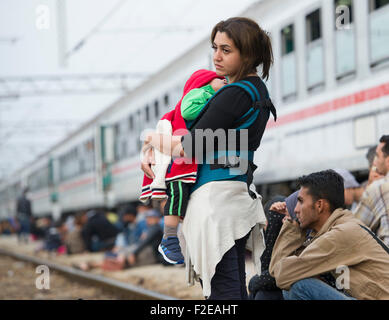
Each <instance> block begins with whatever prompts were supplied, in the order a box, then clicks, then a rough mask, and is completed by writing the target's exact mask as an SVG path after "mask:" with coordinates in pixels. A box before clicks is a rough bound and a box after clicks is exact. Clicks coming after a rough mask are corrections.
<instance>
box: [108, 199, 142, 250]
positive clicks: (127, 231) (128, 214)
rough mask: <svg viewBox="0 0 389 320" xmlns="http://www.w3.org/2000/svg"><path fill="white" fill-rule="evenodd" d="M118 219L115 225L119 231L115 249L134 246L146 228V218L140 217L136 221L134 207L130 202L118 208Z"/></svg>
mask: <svg viewBox="0 0 389 320" xmlns="http://www.w3.org/2000/svg"><path fill="white" fill-rule="evenodd" d="M118 213H119V220H118V222H117V223H116V227H117V228H118V229H119V230H120V231H121V232H120V233H119V234H118V235H117V237H116V242H115V247H116V250H115V251H119V250H120V249H121V248H125V247H131V246H134V245H135V244H136V243H138V242H139V240H140V238H141V236H142V234H143V233H144V232H145V231H146V229H147V224H146V220H144V219H141V220H140V221H138V222H137V211H136V208H135V207H134V206H133V205H131V204H126V205H123V206H121V207H120V208H119V211H118Z"/></svg>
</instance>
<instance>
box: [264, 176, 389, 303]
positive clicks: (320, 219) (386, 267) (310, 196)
mask: <svg viewBox="0 0 389 320" xmlns="http://www.w3.org/2000/svg"><path fill="white" fill-rule="evenodd" d="M298 184H299V186H300V190H299V193H298V202H297V205H296V208H295V210H294V211H295V214H296V217H297V219H298V221H294V220H292V219H291V218H289V217H287V218H286V219H285V220H284V223H283V226H282V228H281V231H280V234H279V236H278V238H277V241H276V243H275V245H274V248H273V253H272V258H271V262H270V267H269V270H270V275H271V276H273V277H274V278H275V279H276V284H277V286H278V287H279V288H281V289H283V290H284V291H283V295H284V298H285V299H286V300H291V299H304V300H349V299H358V300H359V299H389V249H388V247H386V246H385V244H384V243H383V242H382V241H381V240H380V239H378V238H377V237H376V236H375V235H374V234H373V233H372V232H371V230H370V229H369V228H367V227H366V226H365V225H364V224H363V223H362V222H361V221H360V220H358V219H356V218H355V217H354V216H353V214H352V213H351V212H350V211H349V210H344V209H343V207H344V184H343V179H342V177H341V176H340V175H339V174H337V173H336V172H335V171H333V170H326V171H321V172H316V173H312V174H310V175H308V176H303V177H301V178H299V179H298ZM285 214H287V212H286V211H285ZM307 229H311V230H312V232H311V233H310V238H308V239H307V237H306V230H307ZM328 273H330V274H331V275H332V277H333V278H334V279H335V281H336V288H333V287H332V286H330V285H329V284H327V283H326V282H325V281H322V280H321V279H318V278H320V276H321V275H322V274H328ZM349 275H351V277H350V276H349Z"/></svg>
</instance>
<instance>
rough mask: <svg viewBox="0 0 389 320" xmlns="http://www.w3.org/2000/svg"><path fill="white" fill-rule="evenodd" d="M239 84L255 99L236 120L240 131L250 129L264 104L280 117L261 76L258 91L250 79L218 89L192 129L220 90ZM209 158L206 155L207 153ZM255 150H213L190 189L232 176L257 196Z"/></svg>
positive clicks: (200, 166) (251, 194)
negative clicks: (254, 174) (254, 180)
mask: <svg viewBox="0 0 389 320" xmlns="http://www.w3.org/2000/svg"><path fill="white" fill-rule="evenodd" d="M232 86H234V87H239V88H241V89H242V90H244V92H246V93H247V94H248V95H249V97H250V98H251V100H252V103H253V106H252V107H251V108H250V110H249V111H247V112H246V113H245V114H244V115H243V116H242V117H240V118H239V119H238V120H237V121H236V122H235V123H234V127H233V129H235V130H237V131H239V130H241V129H248V128H249V127H251V126H252V125H253V123H254V122H255V121H256V119H257V118H258V116H259V114H260V112H261V109H262V108H269V111H270V112H271V113H272V114H273V117H274V119H275V120H276V119H277V114H276V109H275V107H274V105H273V103H272V102H271V100H270V98H269V94H268V92H267V90H266V86H265V84H264V83H263V82H262V80H261V84H260V86H259V91H258V90H257V88H256V87H255V86H254V85H253V84H252V83H251V82H249V81H246V80H242V81H239V82H235V83H231V84H228V85H226V86H224V87H222V88H221V89H220V90H218V91H217V92H216V93H215V94H214V95H213V96H212V97H211V98H210V99H209V100H208V102H207V103H206V105H205V106H204V107H203V110H202V111H201V112H200V114H199V115H198V117H197V118H196V120H194V121H193V123H191V125H190V128H188V129H189V130H190V129H192V128H193V127H194V125H195V124H196V123H197V122H198V120H199V119H200V118H201V117H202V115H203V114H204V113H205V112H206V110H207V109H208V107H209V103H210V101H211V100H212V99H214V98H215V97H216V96H217V95H218V94H220V92H222V91H223V90H225V89H226V88H228V87H232ZM205 158H207V157H205ZM253 160H254V151H245V150H241V151H237V150H234V151H219V152H214V161H212V162H213V163H203V164H199V166H198V174H197V181H196V183H195V184H194V185H193V186H192V188H191V192H193V191H195V190H196V189H198V188H199V187H201V186H202V185H204V184H206V183H207V182H211V181H221V180H231V181H243V182H246V183H247V190H248V193H249V195H250V196H251V197H252V198H253V199H255V198H256V195H255V193H254V192H253V191H251V190H250V185H251V183H252V181H253V173H254V171H255V170H256V168H257V166H256V165H255V164H254V162H253ZM242 167H244V168H245V169H246V171H245V172H241V168H242Z"/></svg>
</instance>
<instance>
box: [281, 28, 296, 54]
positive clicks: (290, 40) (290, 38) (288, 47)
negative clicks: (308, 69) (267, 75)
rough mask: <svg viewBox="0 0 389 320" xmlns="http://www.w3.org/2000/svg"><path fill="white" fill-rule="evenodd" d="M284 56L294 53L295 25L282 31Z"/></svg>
mask: <svg viewBox="0 0 389 320" xmlns="http://www.w3.org/2000/svg"><path fill="white" fill-rule="evenodd" d="M281 39H282V55H283V56H284V55H286V54H288V53H290V52H293V51H294V26H293V24H291V25H289V26H287V27H285V28H284V29H282V30H281Z"/></svg>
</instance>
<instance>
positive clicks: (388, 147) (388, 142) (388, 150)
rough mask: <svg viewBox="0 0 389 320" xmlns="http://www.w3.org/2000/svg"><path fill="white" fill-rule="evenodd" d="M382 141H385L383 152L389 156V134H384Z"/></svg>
mask: <svg viewBox="0 0 389 320" xmlns="http://www.w3.org/2000/svg"><path fill="white" fill-rule="evenodd" d="M380 142H382V143H384V146H383V147H382V152H383V153H384V154H385V157H387V156H389V135H383V136H382V137H381V139H380Z"/></svg>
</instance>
